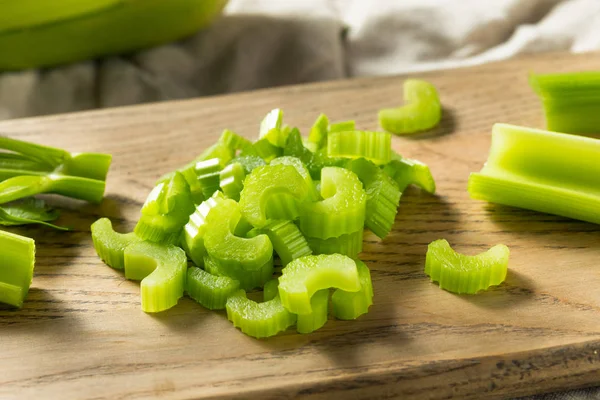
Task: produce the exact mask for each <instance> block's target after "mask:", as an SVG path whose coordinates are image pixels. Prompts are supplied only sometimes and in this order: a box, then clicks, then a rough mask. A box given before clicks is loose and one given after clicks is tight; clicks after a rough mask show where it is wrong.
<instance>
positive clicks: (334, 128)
mask: <svg viewBox="0 0 600 400" xmlns="http://www.w3.org/2000/svg"><path fill="white" fill-rule="evenodd" d="M354 130H356V122H354V121H342V122H336V123H334V124H331V125H329V129H328V131H329V133H332V132H347V131H354Z"/></svg>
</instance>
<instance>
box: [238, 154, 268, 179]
mask: <svg viewBox="0 0 600 400" xmlns="http://www.w3.org/2000/svg"><path fill="white" fill-rule="evenodd" d="M230 163H231V164H233V163H238V164H240V165H241V166H242V168H244V173H245V174H246V175H250V173H251V172H252V171H254V169H255V168H258V167H262V166H263V165H267V163H266V162H265V160H263V159H262V158H260V157H259V156H241V155H240V156H237V157H235V158H233V159H232V160H231V161H230Z"/></svg>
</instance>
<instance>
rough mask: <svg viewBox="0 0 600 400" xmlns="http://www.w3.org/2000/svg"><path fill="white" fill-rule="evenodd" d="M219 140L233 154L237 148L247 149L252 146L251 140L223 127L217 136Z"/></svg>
mask: <svg viewBox="0 0 600 400" xmlns="http://www.w3.org/2000/svg"><path fill="white" fill-rule="evenodd" d="M219 142H220V143H222V144H223V145H224V146H226V147H227V148H228V149H229V150H231V152H232V153H233V154H235V153H236V152H237V151H238V150H240V151H242V152H243V151H247V150H248V149H250V148H251V147H252V142H251V141H249V140H248V139H246V138H245V137H242V136H240V135H238V134H237V133H235V132H233V131H230V130H229V129H225V130H224V131H223V133H222V134H221V137H220V138H219Z"/></svg>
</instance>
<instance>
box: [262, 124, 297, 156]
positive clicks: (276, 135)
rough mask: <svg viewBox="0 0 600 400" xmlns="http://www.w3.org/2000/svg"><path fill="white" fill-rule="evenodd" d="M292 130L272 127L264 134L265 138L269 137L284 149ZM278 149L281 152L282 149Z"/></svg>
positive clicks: (271, 141) (269, 139) (268, 138)
mask: <svg viewBox="0 0 600 400" xmlns="http://www.w3.org/2000/svg"><path fill="white" fill-rule="evenodd" d="M290 132H291V130H290V131H284V130H282V129H271V130H270V131H269V132H268V133H267V134H266V135H264V136H263V139H267V140H268V141H269V143H271V144H272V145H273V146H275V147H278V148H279V149H283V148H284V147H285V144H286V142H287V138H288V136H289V135H290ZM278 151H279V152H281V150H278Z"/></svg>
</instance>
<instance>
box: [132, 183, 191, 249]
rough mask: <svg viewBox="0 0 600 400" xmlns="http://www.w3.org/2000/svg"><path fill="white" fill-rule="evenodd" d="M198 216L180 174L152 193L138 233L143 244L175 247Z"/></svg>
mask: <svg viewBox="0 0 600 400" xmlns="http://www.w3.org/2000/svg"><path fill="white" fill-rule="evenodd" d="M193 212H194V202H193V200H192V193H191V191H190V187H189V186H188V184H187V182H186V180H185V178H184V177H183V175H182V174H181V173H180V172H176V173H175V174H174V175H173V177H172V178H171V179H170V180H169V181H166V182H161V183H159V184H158V185H156V186H155V187H154V189H152V191H151V192H150V194H149V195H148V197H147V198H146V202H145V203H144V206H143V207H142V210H141V217H140V219H139V221H138V223H137V225H136V226H135V229H134V232H135V234H136V235H138V236H139V237H140V238H141V239H142V240H149V241H151V242H157V243H165V244H175V243H177V242H178V241H179V240H180V236H181V231H182V229H183V227H184V226H185V224H186V223H187V222H188V219H189V216H190V214H191V213H193Z"/></svg>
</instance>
